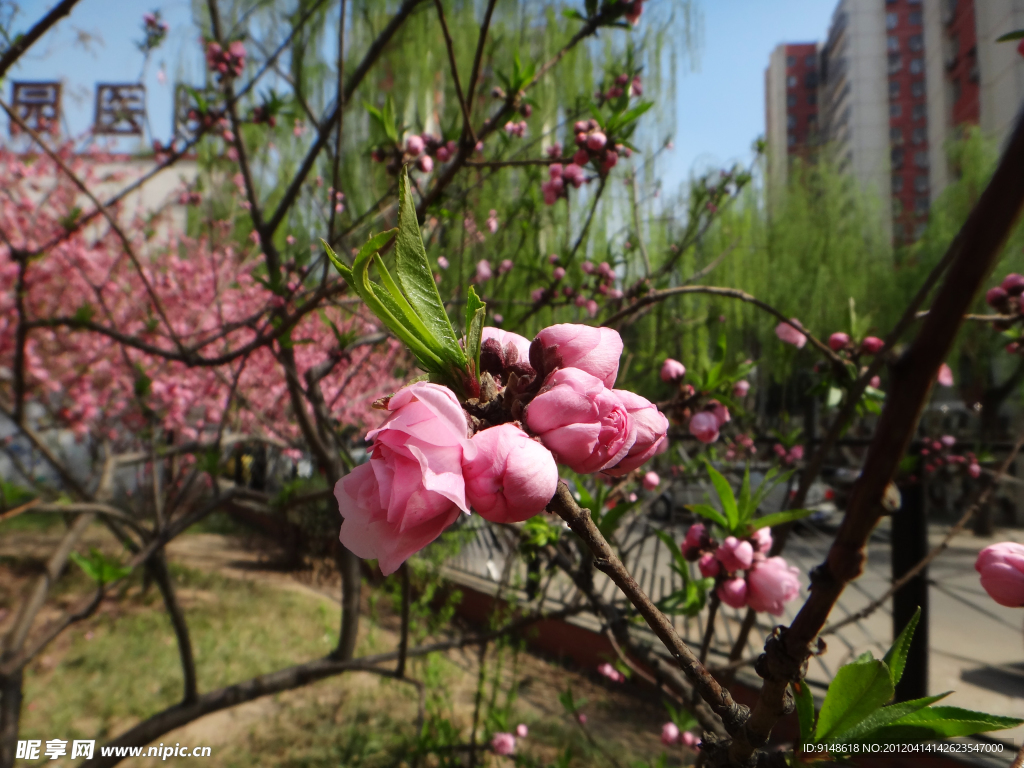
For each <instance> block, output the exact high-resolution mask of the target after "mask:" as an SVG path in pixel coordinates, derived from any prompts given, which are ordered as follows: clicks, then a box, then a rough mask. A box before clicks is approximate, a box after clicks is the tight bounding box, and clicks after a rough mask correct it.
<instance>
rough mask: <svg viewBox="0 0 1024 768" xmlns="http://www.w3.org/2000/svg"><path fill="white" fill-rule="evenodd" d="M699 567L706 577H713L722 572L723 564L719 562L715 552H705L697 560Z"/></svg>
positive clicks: (701, 573) (702, 574)
mask: <svg viewBox="0 0 1024 768" xmlns="http://www.w3.org/2000/svg"><path fill="white" fill-rule="evenodd" d="M697 568H698V569H699V570H700V575H701V576H703V577H704V578H705V579H713V578H715V577H716V576H717V575H718V574H719V573H720V572H721V570H722V564H721V563H720V562H718V558H717V557H715V553H714V552H705V553H704V554H703V555H701V556H700V560H698V561H697Z"/></svg>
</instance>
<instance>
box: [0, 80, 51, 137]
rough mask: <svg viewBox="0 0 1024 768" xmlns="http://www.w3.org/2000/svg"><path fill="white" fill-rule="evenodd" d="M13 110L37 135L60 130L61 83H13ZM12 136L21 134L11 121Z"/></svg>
mask: <svg viewBox="0 0 1024 768" xmlns="http://www.w3.org/2000/svg"><path fill="white" fill-rule="evenodd" d="M12 85H13V86H14V92H13V94H12V95H11V109H12V110H13V111H14V114H15V115H17V116H18V118H19V119H21V121H22V122H24V123H25V125H27V126H28V127H29V128H31V129H32V130H33V131H35V132H37V133H54V134H55V133H57V132H58V131H59V130H60V83H12ZM10 131H11V136H16V135H17V134H18V133H20V132H21V128H20V126H19V125H18V124H17V123H16V122H14V121H13V120H12V121H11V127H10Z"/></svg>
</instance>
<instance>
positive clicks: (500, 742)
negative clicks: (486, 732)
mask: <svg viewBox="0 0 1024 768" xmlns="http://www.w3.org/2000/svg"><path fill="white" fill-rule="evenodd" d="M491 749H493V750H494V752H495V754H498V755H511V754H512V753H513V752H515V751H516V737H515V736H513V735H512V734H511V733H496V734H494V738H492V739H491Z"/></svg>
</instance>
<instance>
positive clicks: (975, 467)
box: [919, 435, 981, 478]
mask: <svg viewBox="0 0 1024 768" xmlns="http://www.w3.org/2000/svg"><path fill="white" fill-rule="evenodd" d="M955 446H956V438H955V437H953V435H943V436H942V437H940V438H939V439H938V440H932V441H931V442H929V443H926V444H925V445H924V446H923V447H922V448H921V450H920V452H919V453H920V454H921V459H922V461H923V462H924V463H923V465H922V469H923V470H924V471H925V472H926V473H928V474H931V473H933V472H938V471H939V470H940V469H942V467H944V466H945V467H950V468H953V467H956V466H958V465H959V466H963V467H966V472H967V474H968V475H970V476H971V477H973V478H978V477H981V465H980V464H979V463H978V457H977V456H975V454H974V453H973V452H972V451H967V453H965V454H964V455H963V456H960V455H958V454H955V453H953V448H954V447H955Z"/></svg>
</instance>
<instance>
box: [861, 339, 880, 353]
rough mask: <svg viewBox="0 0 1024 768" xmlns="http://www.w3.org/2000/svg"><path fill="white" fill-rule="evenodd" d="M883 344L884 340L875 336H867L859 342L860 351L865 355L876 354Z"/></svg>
mask: <svg viewBox="0 0 1024 768" xmlns="http://www.w3.org/2000/svg"><path fill="white" fill-rule="evenodd" d="M884 346H885V342H884V341H882V340H881V339H880V338H878V337H877V336H867V337H866V338H865V339H864V341H862V342H861V343H860V351H861V352H863V353H864V354H865V355H877V354H878V353H879V352H881V351H882V347H884Z"/></svg>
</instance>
